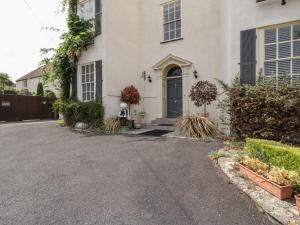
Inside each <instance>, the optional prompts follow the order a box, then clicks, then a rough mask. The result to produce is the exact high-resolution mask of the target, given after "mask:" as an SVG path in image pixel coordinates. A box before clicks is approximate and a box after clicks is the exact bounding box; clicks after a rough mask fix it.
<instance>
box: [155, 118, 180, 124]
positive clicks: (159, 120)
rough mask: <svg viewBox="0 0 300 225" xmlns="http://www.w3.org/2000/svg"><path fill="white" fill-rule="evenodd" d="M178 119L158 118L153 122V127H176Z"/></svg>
mask: <svg viewBox="0 0 300 225" xmlns="http://www.w3.org/2000/svg"><path fill="white" fill-rule="evenodd" d="M177 121H178V119H177V118H157V119H155V120H152V121H151V124H153V125H171V126H174V125H175V124H176V123H177Z"/></svg>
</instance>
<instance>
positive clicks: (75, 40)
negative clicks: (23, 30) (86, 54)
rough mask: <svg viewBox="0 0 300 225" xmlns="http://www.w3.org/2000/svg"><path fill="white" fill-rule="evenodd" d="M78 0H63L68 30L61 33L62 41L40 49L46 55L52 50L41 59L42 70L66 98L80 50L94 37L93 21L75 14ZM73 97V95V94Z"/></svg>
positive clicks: (68, 97) (69, 96) (67, 97)
mask: <svg viewBox="0 0 300 225" xmlns="http://www.w3.org/2000/svg"><path fill="white" fill-rule="evenodd" d="M77 5H78V0H63V1H62V6H63V9H62V10H63V11H64V10H67V11H68V15H67V26H68V30H67V31H66V32H65V33H63V34H62V36H61V40H62V42H61V43H60V44H59V46H58V48H57V49H41V53H42V54H44V55H47V54H48V53H49V52H53V53H54V54H53V56H52V57H50V58H49V57H46V56H45V58H44V59H43V60H42V62H41V66H42V68H43V72H44V73H45V74H46V75H47V76H46V77H47V79H49V80H57V81H58V82H59V85H60V88H61V98H62V99H63V100H68V99H70V98H71V97H72V96H71V94H70V87H71V82H72V78H73V76H74V75H75V73H76V68H77V63H78V60H79V57H80V55H81V52H82V51H83V50H86V48H87V46H88V45H89V44H91V43H92V42H93V40H94V38H95V31H94V29H93V27H94V21H90V20H89V21H86V20H84V19H82V18H80V17H79V16H78V15H77ZM73 97H75V96H73Z"/></svg>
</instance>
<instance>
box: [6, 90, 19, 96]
mask: <svg viewBox="0 0 300 225" xmlns="http://www.w3.org/2000/svg"><path fill="white" fill-rule="evenodd" d="M4 94H5V95H17V94H18V92H17V91H16V90H14V89H11V90H4Z"/></svg>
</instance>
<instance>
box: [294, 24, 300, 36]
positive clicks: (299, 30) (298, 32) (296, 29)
mask: <svg viewBox="0 0 300 225" xmlns="http://www.w3.org/2000/svg"><path fill="white" fill-rule="evenodd" d="M293 30H294V32H293V37H294V40H297V39H300V24H299V25H294V26H293Z"/></svg>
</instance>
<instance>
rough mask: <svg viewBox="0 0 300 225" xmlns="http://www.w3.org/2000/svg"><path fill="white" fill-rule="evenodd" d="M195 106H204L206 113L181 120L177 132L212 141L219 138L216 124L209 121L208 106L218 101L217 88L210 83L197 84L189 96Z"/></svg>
mask: <svg viewBox="0 0 300 225" xmlns="http://www.w3.org/2000/svg"><path fill="white" fill-rule="evenodd" d="M189 97H190V99H191V100H192V101H193V102H194V104H195V106H197V107H201V106H204V113H196V114H187V115H185V116H183V117H181V118H179V120H178V123H177V125H176V127H177V130H179V132H180V133H182V134H183V135H184V136H186V137H192V138H197V139H202V140H210V139H211V138H215V137H217V136H218V134H219V132H218V129H217V128H216V126H215V124H214V123H213V122H211V121H210V120H209V119H208V113H207V111H206V106H207V105H210V104H211V103H212V102H213V101H215V100H216V99H217V86H216V85H214V84H212V83H210V82H208V81H199V82H198V83H196V84H195V85H194V86H193V87H192V89H191V91H190V95H189Z"/></svg>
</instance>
